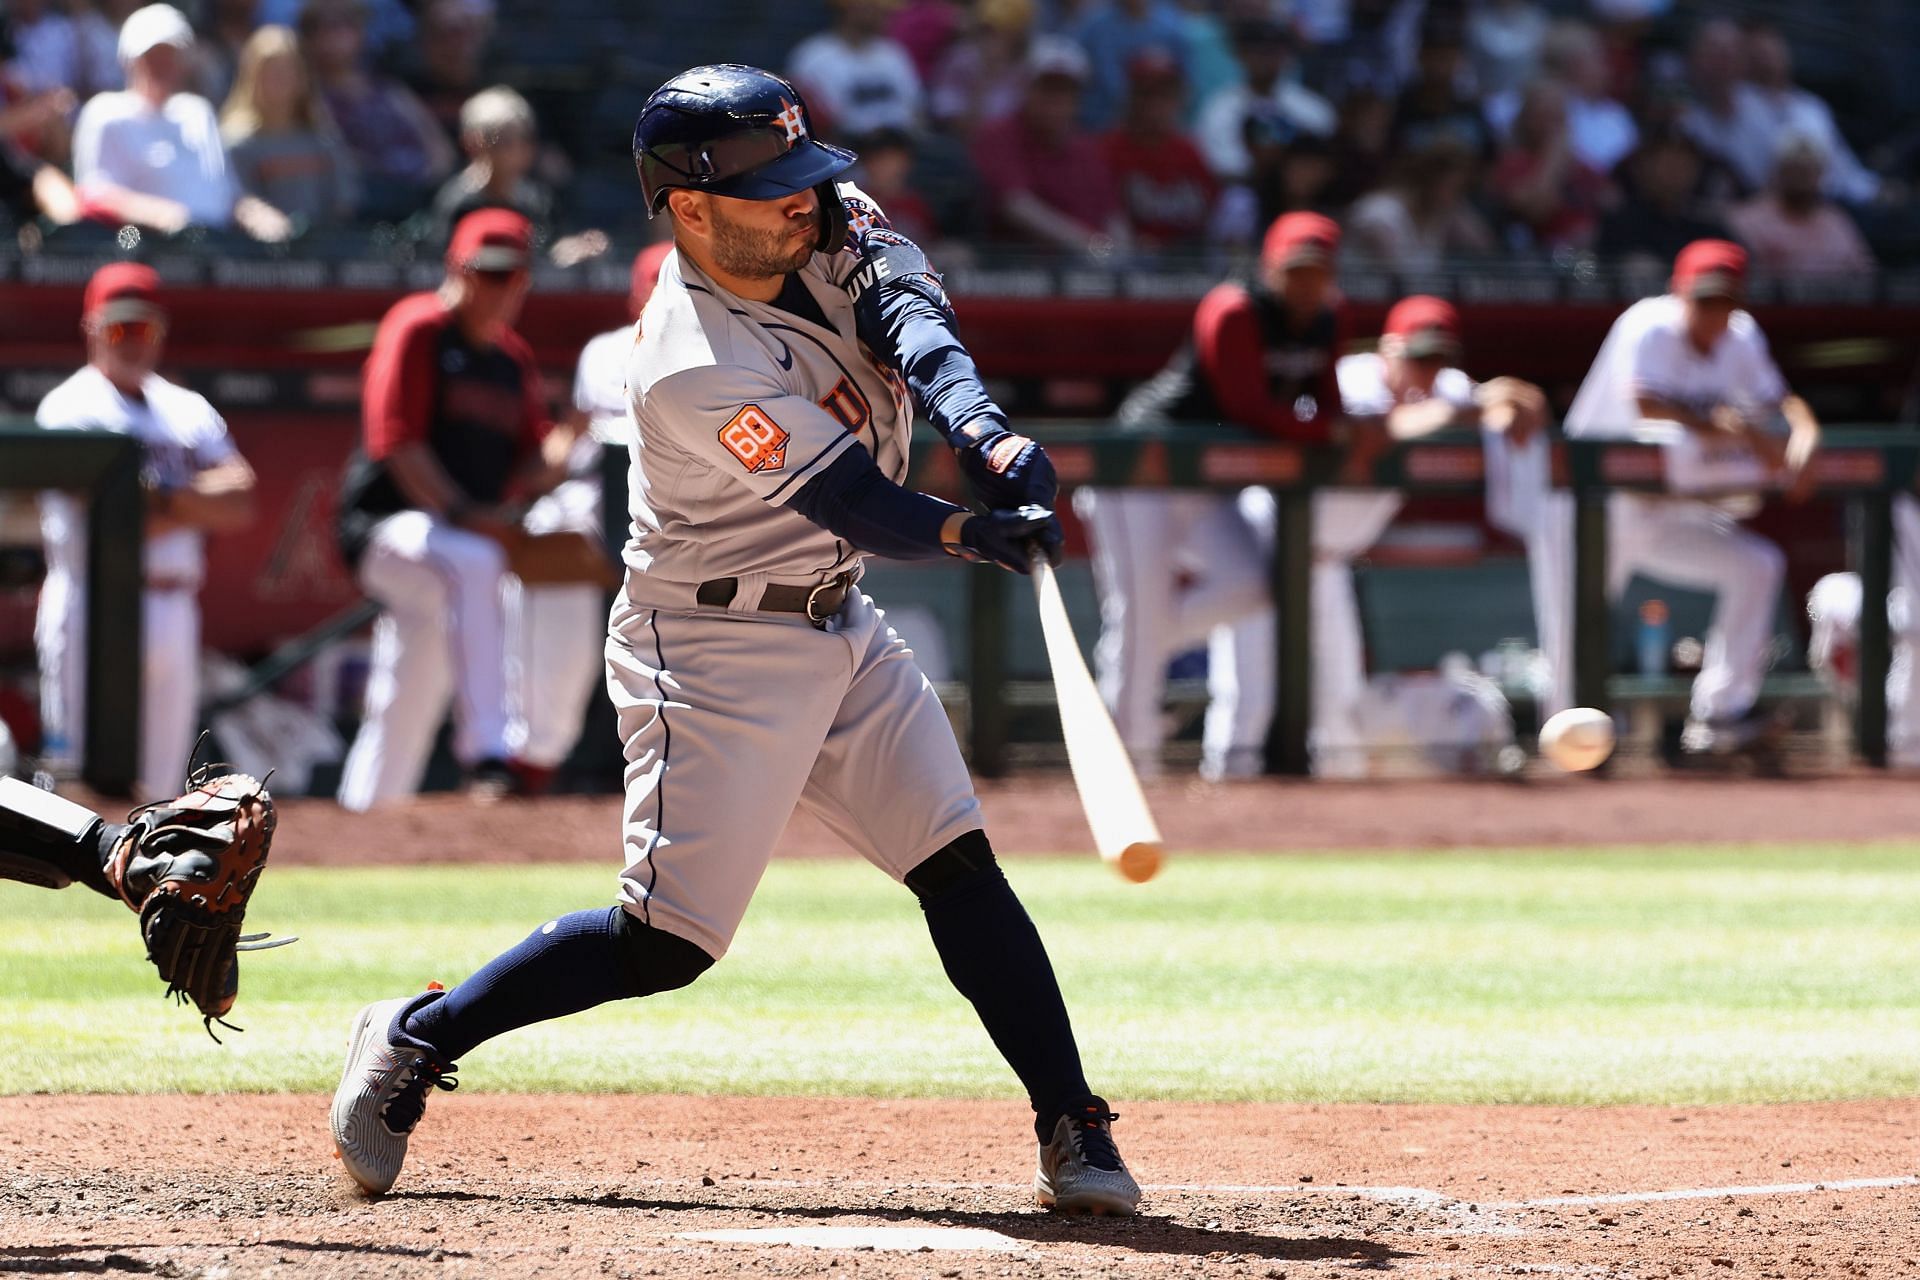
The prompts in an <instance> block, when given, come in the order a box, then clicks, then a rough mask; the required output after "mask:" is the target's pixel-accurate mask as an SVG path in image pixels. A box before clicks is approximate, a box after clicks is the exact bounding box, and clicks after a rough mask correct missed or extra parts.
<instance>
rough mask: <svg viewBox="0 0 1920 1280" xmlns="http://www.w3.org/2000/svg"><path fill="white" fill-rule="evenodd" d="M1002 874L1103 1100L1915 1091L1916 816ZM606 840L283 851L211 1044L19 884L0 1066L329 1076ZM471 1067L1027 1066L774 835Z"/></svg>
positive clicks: (143, 972) (4, 932)
mask: <svg viewBox="0 0 1920 1280" xmlns="http://www.w3.org/2000/svg"><path fill="white" fill-rule="evenodd" d="M1011 875H1012V878H1013V880H1014V883H1015V885H1016V886H1017V887H1018V888H1019V889H1020V891H1021V893H1022V895H1023V897H1024V898H1025V899H1026V901H1027V903H1028V905H1029V907H1030V909H1031V910H1032V911H1033V914H1034V916H1035V917H1036V919H1037V920H1038V921H1039V924H1040V927H1041V930H1042V932H1043V934H1044V935H1045V936H1046V938H1047V940H1048V943H1049V946H1050V948H1051V950H1052V953H1053V956H1054V961H1055V964H1056V966H1057V967H1058V969H1059V970H1060V973H1061V978H1062V982H1063V984H1064V985H1065V987H1066V990H1067V993H1068V1000H1069V1003H1070V1005H1071V1007H1072V1009H1073V1011H1074V1015H1075V1022H1076V1025H1077V1027H1078V1029H1079V1031H1080V1035H1081V1040H1082V1043H1083V1046H1084V1048H1085V1050H1086V1054H1087V1057H1088V1060H1089V1069H1090V1075H1091V1076H1092V1077H1093V1079H1094V1081H1095V1083H1096V1086H1097V1087H1099V1088H1102V1089H1104V1090H1106V1091H1108V1092H1109V1093H1110V1094H1111V1095H1112V1096H1114V1097H1115V1098H1121V1099H1138V1098H1142V1097H1152V1098H1186V1099H1270V1100H1282V1101H1459V1102H1625V1101H1645V1102H1712V1101H1774V1100H1783V1099H1823V1098H1847V1097H1870V1096H1875V1095H1895V1094H1913V1093H1915V1092H1920V846H1905V845H1901V846H1866V847H1861V846H1849V847H1833V848H1798V849H1792V850H1787V849H1778V848H1736V849H1717V850H1714V851H1712V852H1699V851H1694V850H1685V849H1651V850H1648V849H1637V850H1621V851H1581V852H1579V853H1572V854H1567V853H1506V854H1499V855H1488V854H1461V855H1434V854H1421V855H1408V856H1394V855H1341V856H1326V857H1296V858H1210V859H1209V858H1183V859H1179V860H1177V861H1175V862H1173V863H1171V864H1170V865H1169V867H1168V869H1167V871H1166V872H1165V873H1164V874H1163V875H1162V876H1161V877H1160V879H1159V880H1157V881H1156V882H1155V883H1153V884H1152V885H1150V886H1147V887H1135V886H1130V885H1126V884H1123V883H1121V882H1119V881H1118V880H1117V879H1116V878H1115V877H1113V876H1111V875H1109V874H1107V873H1106V872H1105V871H1103V870H1101V869H1100V868H1099V867H1097V866H1095V865H1093V864H1092V863H1090V862H1089V861H1087V860H1085V859H1072V860H1064V859H1047V860H1017V861H1015V862H1013V863H1012V864H1011ZM611 891H612V875H611V873H610V872H609V871H608V870H607V869H606V868H604V867H598V866H595V867H586V866H582V867H488V868H427V869H409V870H343V871H320V870H307V869H291V868H282V869H280V870H278V871H274V872H270V873H269V874H268V876H267V878H266V880H265V882H264V885H263V887H262V890H261V892H260V894H259V895H258V896H257V897H256V898H255V900H254V906H253V909H252V911H251V913H250V921H249V922H250V923H251V924H254V925H256V926H258V927H263V928H264V927H272V928H274V929H276V930H278V931H281V932H287V931H291V932H296V933H299V934H301V935H302V936H303V941H301V942H300V944H299V945H297V946H295V947H291V948H288V949H286V950H282V951H276V952H271V953H269V954H266V955H263V956H258V957H251V958H248V959H246V960H245V961H244V977H243V981H242V984H241V1000H240V1004H239V1007H238V1009H237V1011H236V1017H237V1020H238V1021H239V1022H240V1023H241V1024H242V1025H243V1026H245V1027H247V1028H248V1030H247V1032H246V1034H245V1035H238V1036H231V1037H229V1038H228V1039H229V1043H228V1044H227V1046H226V1047H224V1048H223V1047H220V1046H216V1045H214V1044H212V1043H211V1042H210V1041H208V1040H207V1038H206V1036H205V1035H204V1034H203V1033H202V1031H201V1029H200V1024H199V1020H198V1019H197V1018H196V1017H193V1016H191V1015H190V1012H189V1011H188V1010H185V1009H174V1008H172V1007H170V1006H168V1005H166V1004H165V1003H163V1002H162V1000H161V998H160V995H159V987H158V984H157V983H156V981H155V980H154V976H153V971H152V969H151V967H150V966H148V965H147V963H146V962H145V960H144V959H143V958H142V957H141V955H140V953H139V950H138V942H137V938H136V931H135V928H134V924H133V920H132V918H131V916H130V915H129V913H128V912H126V911H125V910H124V909H121V908H119V907H116V906H115V905H113V904H111V903H109V902H107V901H105V900H103V899H101V898H99V897H97V896H95V895H92V894H89V893H85V892H83V891H81V890H78V889H70V890H68V891H66V892H64V893H61V894H50V893H46V892H44V891H37V890H33V889H29V888H26V887H25V886H20V885H11V884H0V1091H4V1092H44V1091H108V1092H113V1091H148V1090H182V1089H184V1090H246V1091H280V1090H331V1089H332V1087H333V1085H334V1081H335V1077H336V1074H337V1072H338V1070H339V1063H338V1056H339V1053H340V1050H341V1046H342V1043H343V1034H344V1028H345V1025H346V1021H347V1018H348V1016H349V1015H350V1013H351V1012H352V1011H353V1009H354V1008H355V1007H357V1006H358V1005H359V1004H360V1003H362V1002H364V1001H365V1000H368V999H373V998H377V997H383V996H389V995H398V994H402V993H405V992H408V991H412V990H417V989H419V987H420V985H421V984H422V983H424V982H425V981H426V980H427V979H429V978H439V979H441V980H442V981H445V982H448V983H451V982H453V981H455V980H457V979H458V978H460V977H462V976H463V975H465V974H466V973H467V972H468V971H470V970H471V969H472V968H473V967H475V966H476V965H477V964H479V963H480V962H482V961H483V960H485V959H486V958H488V957H489V956H491V955H493V954H494V953H495V952H496V951H498V950H499V949H501V948H502V947H504V946H507V945H509V944H511V943H512V942H514V941H516V940H517V939H519V938H520V937H522V936H524V935H525V934H526V933H527V932H528V931H529V930H530V929H531V928H532V927H534V926H536V925H538V924H539V923H540V922H541V921H542V920H544V919H545V918H547V917H549V916H551V915H554V914H557V913H559V912H562V911H565V910H570V909H573V908H575V907H579V906H587V905H592V904H594V903H600V902H610V901H611ZM462 1066H463V1073H462V1081H463V1083H464V1084H465V1085H466V1086H467V1087H469V1088H481V1089H488V1090H581V1091H634V1092H648V1091H679V1092H701V1093H722V1092H738V1093H758V1094H786V1093H808V1094H856V1095H860V1094H872V1095H888V1094H893V1095H943V1096H954V1097H961V1096H1008V1097H1011V1096H1016V1089H1015V1085H1014V1082H1013V1080H1012V1078H1011V1076H1010V1074H1009V1073H1008V1072H1007V1070H1006V1068H1005V1067H1004V1066H1003V1065H1002V1064H1001V1063H1000V1061H999V1060H998V1058H997V1056H996V1055H995V1053H994V1051H993V1048H992V1046H991V1045H990V1044H989V1043H988V1041H987V1039H986V1036H985V1035H984V1034H983V1033H982V1032H981V1030H980V1029H979V1026H978V1024H977V1023H976V1022H975V1021H974V1019H973V1016H972V1012H971V1010H970V1009H968V1008H967V1007H966V1005H965V1004H964V1003H963V1002H962V1001H961V1000H960V999H959V997H958V996H956V995H955V994H954V993H953V991H952V990H951V989H950V988H949V987H948V986H947V985H946V982H945V979H944V977H943V976H942V974H941V972H940V968H939V964H938V962H937V960H936V958H935V956H934V953H933V949H932V946H931V944H930V943H929V942H928V941H927V936H926V932H925V929H924V928H923V926H922V924H921V921H920V917H919V912H918V910H917V909H916V908H915V906H914V904H913V901H912V899H911V897H910V896H909V895H908V894H907V893H906V892H905V891H904V890H901V889H899V888H897V887H895V886H894V885H892V884H891V883H890V882H888V881H887V880H886V879H885V878H884V877H883V876H881V875H880V874H879V873H877V872H875V871H873V870H872V869H870V868H868V867H866V866H865V865H864V864H860V863H853V862H844V863H843V862H805V863H781V864H776V865H775V866H774V868H773V869H772V871H771V872H770V873H769V874H768V876H767V878H766V881H765V883H764V884H763V885H762V886H761V889H760V894H759V897H758V898H757V899H756V901H755V903H754V906H753V909H752V911H751V912H750V913H749V914H748V917H747V920H746V923H745V925H744V926H743V927H742V929H741V933H740V937H739V938H738V940H737V941H736V943H735V947H734V950H733V952H732V954H731V955H729V956H728V957H727V959H726V960H725V961H724V962H723V963H722V964H721V965H719V966H718V967H717V968H716V969H715V970H714V971H713V972H711V973H709V974H708V975H707V976H706V977H705V978H703V979H701V980H700V982H698V983H696V984H695V985H694V986H693V987H692V988H690V989H688V990H686V991H681V992H676V993H672V994H670V995H666V996H661V997H656V998H654V999H652V1000H648V1001H646V1002H644V1003H623V1004H620V1005H615V1006H609V1007H606V1008H602V1009H598V1010H595V1011H593V1012H591V1013H588V1014H585V1015H582V1016H579V1017H576V1018H572V1019H568V1020H565V1021H562V1022H557V1023H549V1024H546V1025H544V1026H538V1027H531V1028H527V1029H524V1030H522V1031H519V1032H516V1033H514V1034H513V1035H511V1036H508V1037H505V1038H504V1039H502V1040H499V1041H496V1042H495V1043H493V1044H490V1045H487V1046H485V1047H483V1048H482V1049H480V1050H478V1051H476V1052H475V1053H473V1054H472V1055H470V1057H469V1058H468V1059H467V1061H466V1062H465V1063H463V1064H462Z"/></svg>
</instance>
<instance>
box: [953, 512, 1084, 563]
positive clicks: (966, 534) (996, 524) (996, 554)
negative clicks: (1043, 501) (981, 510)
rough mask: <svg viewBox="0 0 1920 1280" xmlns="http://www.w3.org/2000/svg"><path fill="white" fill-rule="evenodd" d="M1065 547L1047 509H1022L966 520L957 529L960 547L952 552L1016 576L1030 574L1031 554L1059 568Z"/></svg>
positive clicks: (1056, 518)
mask: <svg viewBox="0 0 1920 1280" xmlns="http://www.w3.org/2000/svg"><path fill="white" fill-rule="evenodd" d="M1065 545H1066V535H1065V534H1064V533H1062V532H1061V530H1060V520H1059V517H1057V516H1055V515H1054V514H1053V512H1052V511H1051V510H1049V509H1048V508H1046V507H1038V506H1024V507H1016V508H1014V509H1013V510H1011V511H1007V510H999V511H989V512H987V513H986V514H985V515H977V516H969V517H968V518H967V522H966V523H965V524H963V525H961V526H960V546H959V547H958V548H956V549H955V550H954V553H955V554H956V555H961V556H964V557H966V558H967V559H969V560H990V561H992V562H993V563H994V564H997V565H999V566H1001V567H1002V568H1004V569H1011V570H1013V571H1014V572H1015V573H1032V572H1033V553H1034V552H1035V550H1038V551H1039V552H1040V553H1041V554H1043V555H1045V556H1046V558H1047V563H1048V564H1055V565H1057V564H1059V563H1060V553H1061V550H1062V548H1063V547H1064V546H1065Z"/></svg>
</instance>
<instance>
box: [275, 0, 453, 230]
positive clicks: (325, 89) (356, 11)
mask: <svg viewBox="0 0 1920 1280" xmlns="http://www.w3.org/2000/svg"><path fill="white" fill-rule="evenodd" d="M366 21H367V11H366V10H365V9H364V8H363V7H362V6H361V4H360V3H359V0H307V4H306V7H305V8H304V9H302V10H301V12H300V28H299V30H300V46H301V48H303V49H304V50H305V51H306V54H307V66H308V68H309V69H310V70H311V71H312V73H313V78H314V82H315V83H316V84H318V85H319V87H320V96H321V99H322V100H323V101H324V102H325V103H326V105H327V111H328V113H329V114H330V115H331V116H332V117H333V121H334V124H335V125H337V126H338V127H339V129H340V136H341V137H342V138H344V139H345V140H346V143H347V146H348V148H349V149H350V150H351V151H352V152H353V158H354V163H355V165H356V167H357V168H358V169H359V171H360V177H361V182H362V184H363V185H362V187H361V210H360V211H361V213H362V215H363V216H366V217H368V218H373V219H376V220H378V219H396V220H397V219H401V218H405V217H406V216H407V215H408V214H410V213H412V212H414V211H415V210H417V209H418V208H419V207H420V206H421V204H423V203H424V202H425V200H426V198H427V195H428V193H429V192H430V191H432V190H433V187H434V184H436V183H438V182H440V181H442V180H443V179H445V178H446V176H447V174H448V173H449V172H451V170H452V169H453V163H454V153H453V148H452V147H451V146H450V145H448V143H447V140H446V138H445V137H444V136H443V135H442V134H441V132H440V128H439V126H438V125H436V124H435V123H434V121H433V117H432V116H430V115H428V114H427V109H426V108H425V107H423V106H421V105H420V99H418V98H416V97H414V96H413V94H412V92H411V91H409V90H408V89H407V88H406V87H405V86H404V85H401V84H399V83H398V82H397V81H394V80H392V79H389V78H388V77H386V76H378V75H375V74H373V73H372V72H371V71H369V70H368V68H367V39H366V37H367V27H366Z"/></svg>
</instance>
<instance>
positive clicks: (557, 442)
mask: <svg viewBox="0 0 1920 1280" xmlns="http://www.w3.org/2000/svg"><path fill="white" fill-rule="evenodd" d="M671 248H672V246H671V245H668V244H655V245H649V246H648V247H647V248H645V249H642V250H641V251H640V252H639V254H638V255H636V256H635V258H634V260H633V285H632V288H631V290H630V291H629V293H628V305H629V311H630V313H631V316H632V321H630V322H629V323H627V324H624V325H622V326H620V327H619V328H618V329H613V330H610V331H608V332H606V333H603V334H600V335H598V336H597V337H595V338H593V339H592V340H590V341H589V342H588V343H587V345H586V346H585V347H583V348H581V351H580V363H579V366H578V368H577V369H576V370H575V372H574V375H573V406H572V409H571V411H570V412H569V413H568V414H567V416H566V418H565V419H564V420H563V421H562V423H561V428H560V429H558V430H556V431H555V432H554V433H553V434H552V435H550V436H548V437H547V442H546V443H545V444H543V445H542V449H543V450H545V451H546V452H547V457H548V461H549V463H551V464H554V465H557V466H559V467H561V468H563V469H564V470H565V472H566V476H567V478H566V479H565V480H563V481H561V482H560V484H558V485H556V486H555V487H554V489H553V492H551V493H548V494H546V495H545V496H543V497H542V498H540V500H539V501H537V502H535V503H534V504H533V506H531V507H530V508H528V509H527V516H526V520H525V521H524V522H523V525H524V528H525V529H526V531H527V532H528V533H529V534H532V535H536V536H539V535H547V534H555V533H561V532H572V533H576V534H579V535H581V536H582V537H585V538H588V539H590V540H592V541H593V542H595V543H599V542H601V541H602V539H603V537H604V536H605V535H604V533H603V529H604V524H603V517H602V514H601V512H602V494H601V491H600V489H601V486H600V455H601V451H602V450H603V449H606V448H609V447H612V448H620V449H624V448H626V447H627V444H628V442H629V440H630V439H631V438H632V435H633V428H632V426H631V425H630V423H631V421H632V420H631V419H630V418H629V417H628V416H627V356H628V354H629V353H630V352H632V350H633V340H634V323H635V322H638V320H639V319H640V312H641V311H642V310H643V309H644V308H645V307H646V305H647V299H648V298H649V297H651V296H652V295H653V286H654V282H655V281H656V280H658V279H659V277H660V264H661V263H662V262H663V261H665V260H666V256H667V251H668V250H669V249H671ZM563 449H564V452H562V450H563ZM609 572H610V573H611V572H612V569H611V566H609ZM507 616H508V620H509V625H510V626H511V628H512V634H513V653H512V658H511V662H510V668H509V669H510V672H511V676H512V680H511V688H512V690H513V692H514V695H515V696H514V699H513V701H514V704H515V705H514V715H513V717H512V719H511V720H510V721H509V722H508V725H507V746H508V749H509V750H510V751H511V752H512V758H513V764H514V769H515V773H516V775H517V781H518V784H519V789H520V790H521V791H522V792H525V793H527V794H539V793H541V792H544V791H545V790H546V789H547V787H548V786H549V785H550V784H551V782H552V780H553V775H554V772H555V771H556V770H557V769H558V768H559V767H560V765H561V764H562V763H563V762H564V761H565V760H566V758H567V753H568V752H570V751H571V750H573V744H574V741H575V739H577V738H578V737H579V736H580V723H581V719H582V718H583V717H584V716H585V714H586V710H587V700H588V699H589V698H591V697H592V696H593V690H594V686H595V685H596V684H598V683H599V680H600V677H601V674H602V671H603V669H604V664H605V658H604V656H603V651H604V650H605V648H606V630H607V588H606V587H605V586H604V585H603V584H601V583H599V582H566V583H552V584H538V585H536V584H523V583H522V582H521V581H520V580H519V579H518V578H510V579H509V580H508V585H507Z"/></svg>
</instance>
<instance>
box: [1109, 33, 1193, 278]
mask: <svg viewBox="0 0 1920 1280" xmlns="http://www.w3.org/2000/svg"><path fill="white" fill-rule="evenodd" d="M1127 81H1128V88H1127V108H1126V114H1125V115H1124V116H1122V117H1121V120H1120V127H1119V128H1117V129H1114V130H1113V131H1112V132H1110V133H1108V134H1107V135H1106V137H1105V138H1104V139H1102V140H1101V147H1102V149H1103V150H1104V152H1105V154H1106V160H1107V169H1108V171H1109V172H1111V173H1112V174H1113V180H1114V183H1115V185H1116V186H1117V187H1118V188H1119V192H1120V207H1121V213H1122V216H1124V217H1125V218H1126V220H1127V228H1128V231H1129V233H1130V235H1131V238H1132V239H1133V241H1134V243H1136V244H1138V245H1140V246H1142V247H1144V248H1148V249H1170V248H1177V247H1182V246H1185V247H1191V248H1197V247H1198V246H1199V245H1200V242H1201V240H1202V238H1203V237H1204V236H1205V233H1206V230H1207V224H1208V220H1209V218H1210V216H1211V214H1212V211H1213V206H1214V197H1215V194H1216V192H1217V187H1216V185H1215V183H1214V180H1213V174H1212V173H1211V172H1209V171H1208V169H1207V162H1206V161H1205V160H1204V159H1203V158H1202V157H1201V155H1200V149H1199V148H1198V147H1196V146H1194V145H1193V143H1192V142H1191V141H1189V140H1188V138H1187V136H1186V135H1185V134H1184V133H1182V132H1181V131H1180V106H1181V103H1182V101H1183V97H1182V94H1183V91H1184V86H1183V85H1182V83H1181V80H1180V64H1179V62H1178V61H1176V60H1175V59H1174V58H1173V56H1172V55H1170V54H1168V53H1166V52H1164V51H1163V50H1160V49H1152V48H1149V49H1145V50H1142V51H1141V52H1140V53H1139V54H1137V55H1136V56H1135V57H1134V60H1133V64H1132V65H1131V66H1130V67H1129V68H1128V69H1127Z"/></svg>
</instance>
